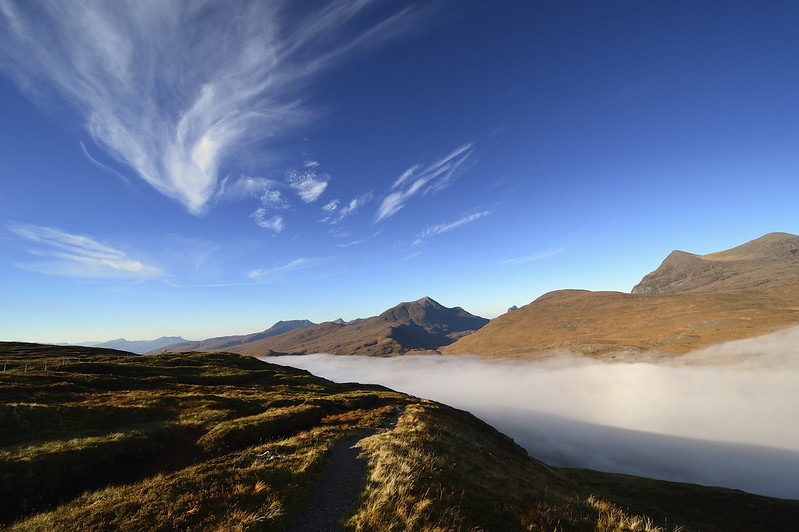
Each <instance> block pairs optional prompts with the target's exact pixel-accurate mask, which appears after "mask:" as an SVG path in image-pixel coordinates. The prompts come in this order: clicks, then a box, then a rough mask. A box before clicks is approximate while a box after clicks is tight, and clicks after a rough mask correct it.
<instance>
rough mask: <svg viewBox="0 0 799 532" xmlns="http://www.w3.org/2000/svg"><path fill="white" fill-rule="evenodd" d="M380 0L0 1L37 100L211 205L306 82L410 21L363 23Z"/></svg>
mask: <svg viewBox="0 0 799 532" xmlns="http://www.w3.org/2000/svg"><path fill="white" fill-rule="evenodd" d="M372 4H373V2H371V1H366V0H362V1H357V2H345V1H335V2H330V3H328V4H327V5H325V6H322V7H321V8H320V9H317V10H314V11H313V12H311V13H308V14H307V16H303V17H299V18H298V17H297V16H296V13H294V14H292V15H291V16H290V12H291V9H290V8H292V7H293V6H292V5H291V4H290V3H284V2H276V1H272V2H267V1H240V2H235V3H234V4H229V3H227V2H222V1H213V0H206V1H199V0H198V1H172V2H168V1H157V2H149V1H141V0H127V1H124V0H117V1H113V2H107V1H103V0H74V1H70V2H60V1H46V0H45V1H41V2H29V1H26V0H0V35H2V36H3V37H2V39H0V68H2V69H3V70H5V71H6V72H7V73H8V74H9V75H10V76H11V77H12V78H14V79H15V80H17V81H18V82H19V84H20V85H21V86H22V87H23V89H24V90H26V91H27V92H28V93H29V94H31V95H32V96H33V97H34V98H36V99H37V100H39V101H46V100H48V99H49V95H47V93H48V92H49V91H52V92H54V93H55V94H57V95H59V96H60V97H62V98H63V99H64V100H66V101H67V102H69V103H70V104H71V105H72V106H74V108H75V109H77V110H78V112H79V113H80V114H81V115H82V117H83V120H84V126H85V128H86V131H87V132H88V133H89V134H90V135H91V137H92V139H93V140H94V141H95V142H96V143H97V145H98V146H100V147H102V148H103V149H104V150H106V151H107V152H108V154H109V155H111V156H112V157H114V158H115V159H117V160H118V161H120V162H122V163H124V164H126V165H128V166H129V167H131V168H133V169H134V170H135V171H136V173H137V174H138V175H139V177H141V179H143V180H144V181H145V182H147V183H148V184H149V185H151V186H152V187H154V188H155V189H156V190H158V191H159V192H160V193H161V194H164V195H166V196H168V197H170V198H173V199H174V200H176V201H178V202H180V203H181V204H182V205H183V206H184V207H185V208H186V209H187V210H188V211H189V212H191V213H193V214H201V213H203V212H204V211H205V210H206V209H207V205H208V203H209V201H210V200H211V198H213V197H214V195H215V194H216V193H217V191H218V188H219V187H218V173H219V170H220V168H221V166H222V165H223V164H224V163H225V161H226V160H229V158H230V156H231V155H233V154H234V153H235V152H238V151H240V150H242V149H243V148H244V147H246V146H249V145H252V144H254V143H255V142H259V141H261V140H263V139H265V138H268V137H272V136H274V135H277V134H279V133H281V132H284V131H286V130H287V128H289V127H296V126H297V125H300V124H302V123H304V122H306V121H307V120H308V119H309V110H308V109H307V107H306V106H304V105H303V104H302V103H301V101H300V100H299V98H301V97H302V94H303V93H302V88H303V84H306V83H308V82H309V81H311V79H312V78H313V77H314V76H315V75H317V74H319V73H320V72H321V71H322V70H323V69H325V68H326V67H328V66H330V65H331V64H332V63H333V62H334V61H335V60H337V59H340V58H341V57H342V56H344V55H345V54H347V53H350V52H352V51H353V50H354V49H356V48H365V47H367V46H369V45H373V44H376V43H378V42H380V41H382V40H385V39H386V38H389V37H391V36H396V35H398V34H401V33H403V31H404V29H405V28H406V27H408V26H409V25H410V21H411V20H412V19H413V16H412V15H413V14H414V11H413V10H411V9H404V10H402V11H399V12H395V13H393V14H388V15H387V16H385V17H383V18H382V20H378V21H377V22H376V23H374V24H373V25H371V26H366V27H365V26H364V25H363V21H364V20H366V18H367V17H359V16H358V15H362V14H365V12H366V11H368V10H369V9H370V8H371V7H372ZM372 20H374V18H372ZM52 92H51V93H52ZM42 95H45V97H42ZM310 163H312V161H311V162H310ZM307 167H308V168H313V164H309V165H308V166H307ZM322 190H323V186H322V185H321V184H319V183H316V184H315V185H313V186H308V187H307V188H302V189H301V190H299V191H298V192H299V193H300V196H301V197H302V199H303V200H304V201H313V199H315V198H317V197H318V196H319V194H321V191H322Z"/></svg>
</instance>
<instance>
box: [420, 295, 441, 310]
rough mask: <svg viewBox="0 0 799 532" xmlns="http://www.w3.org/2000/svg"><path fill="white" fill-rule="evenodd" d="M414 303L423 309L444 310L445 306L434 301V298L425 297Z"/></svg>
mask: <svg viewBox="0 0 799 532" xmlns="http://www.w3.org/2000/svg"><path fill="white" fill-rule="evenodd" d="M414 303H419V304H420V305H421V306H423V307H442V308H443V305H441V303H439V302H438V301H436V300H435V299H433V298H432V297H429V296H424V297H423V298H421V299H417V300H416V301H414Z"/></svg>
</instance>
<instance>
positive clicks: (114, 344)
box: [59, 336, 186, 355]
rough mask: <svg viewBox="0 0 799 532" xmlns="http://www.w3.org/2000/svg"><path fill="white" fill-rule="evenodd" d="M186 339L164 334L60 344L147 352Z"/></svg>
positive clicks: (140, 352) (138, 352) (139, 352)
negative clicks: (142, 337) (132, 338)
mask: <svg viewBox="0 0 799 532" xmlns="http://www.w3.org/2000/svg"><path fill="white" fill-rule="evenodd" d="M185 341H186V339H185V338H182V337H180V336H162V337H161V338H157V339H155V340H125V339H124V338H117V339H116V340H109V341H107V342H82V343H78V344H59V345H80V346H85V347H100V348H104V349H118V350H120V351H128V352H130V353H137V354H140V355H141V354H142V353H147V352H149V351H153V350H157V349H159V348H162V347H165V346H168V345H174V344H176V343H178V342H185Z"/></svg>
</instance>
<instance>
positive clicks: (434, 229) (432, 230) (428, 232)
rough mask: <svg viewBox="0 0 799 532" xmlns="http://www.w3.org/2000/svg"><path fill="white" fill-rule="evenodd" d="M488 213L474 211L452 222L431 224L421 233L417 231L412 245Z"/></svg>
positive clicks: (489, 212)
mask: <svg viewBox="0 0 799 532" xmlns="http://www.w3.org/2000/svg"><path fill="white" fill-rule="evenodd" d="M489 214H491V211H482V212H477V213H474V214H470V215H469V216H464V217H463V218H460V219H458V220H455V221H454V222H450V223H446V224H439V225H432V226H430V227H428V228H427V229H425V230H424V231H422V232H421V233H419V236H417V237H416V241H415V242H414V245H418V244H421V243H422V242H423V241H424V240H425V239H427V238H430V237H431V236H436V235H440V234H441V233H446V232H448V231H452V230H453V229H457V228H458V227H460V226H462V225H466V224H468V223H471V222H473V221H475V220H479V219H480V218H482V217H483V216H488V215H489Z"/></svg>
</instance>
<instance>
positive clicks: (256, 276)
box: [247, 257, 311, 281]
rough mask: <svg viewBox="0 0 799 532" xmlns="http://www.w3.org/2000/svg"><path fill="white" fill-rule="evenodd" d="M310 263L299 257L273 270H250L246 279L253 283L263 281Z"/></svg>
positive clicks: (308, 260)
mask: <svg viewBox="0 0 799 532" xmlns="http://www.w3.org/2000/svg"><path fill="white" fill-rule="evenodd" d="M310 262H311V260H310V259H306V258H303V257H300V258H299V259H294V260H293V261H291V262H289V263H287V264H284V265H282V266H277V267H275V268H269V269H266V270H263V269H258V270H252V271H251V272H249V273H248V274H247V277H248V278H250V279H252V280H254V281H263V280H264V279H266V278H267V277H269V276H271V275H274V274H277V273H283V272H288V271H292V270H296V269H298V268H304V267H307V266H308V265H309V264H310Z"/></svg>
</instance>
